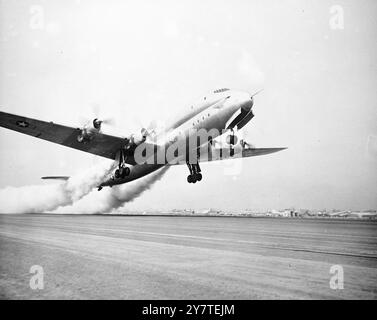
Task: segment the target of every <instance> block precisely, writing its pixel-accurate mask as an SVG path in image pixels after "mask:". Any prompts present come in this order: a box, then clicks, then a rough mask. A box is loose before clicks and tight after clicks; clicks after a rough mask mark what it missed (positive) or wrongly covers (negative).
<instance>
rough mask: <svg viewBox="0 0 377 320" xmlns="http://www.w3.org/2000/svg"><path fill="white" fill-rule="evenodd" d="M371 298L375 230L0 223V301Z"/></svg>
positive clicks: (280, 223) (206, 221) (228, 221)
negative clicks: (36, 279) (33, 283)
mask: <svg viewBox="0 0 377 320" xmlns="http://www.w3.org/2000/svg"><path fill="white" fill-rule="evenodd" d="M33 265H38V266H41V267H42V268H43V285H44V287H43V289H42V290H33V289H31V288H30V279H31V278H32V276H33V274H32V273H30V268H31V267H32V266H33ZM333 265H340V266H341V268H342V269H343V272H344V273H343V276H344V277H343V278H344V285H343V289H332V288H331V287H330V280H331V277H333V276H334V275H335V276H338V278H339V277H341V274H340V273H339V269H336V271H335V274H332V273H330V268H331V267H332V266H333ZM335 268H336V267H335ZM336 284H339V282H336ZM376 297H377V222H376V221H360V220H342V219H334V220H330V219H288V218H243V217H240V218H237V217H171V216H170V217H169V216H98V215H86V216H84V215H36V214H29V215H0V298H2V299H376Z"/></svg>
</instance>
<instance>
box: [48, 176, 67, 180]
mask: <svg viewBox="0 0 377 320" xmlns="http://www.w3.org/2000/svg"><path fill="white" fill-rule="evenodd" d="M41 179H43V180H64V181H66V180H68V179H69V177H68V176H50V177H41Z"/></svg>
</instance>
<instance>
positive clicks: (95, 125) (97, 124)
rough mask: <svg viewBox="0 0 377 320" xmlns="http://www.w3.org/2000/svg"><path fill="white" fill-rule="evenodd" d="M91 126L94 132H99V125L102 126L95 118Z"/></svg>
mask: <svg viewBox="0 0 377 320" xmlns="http://www.w3.org/2000/svg"><path fill="white" fill-rule="evenodd" d="M92 124H93V128H94V129H96V130H98V131H99V130H101V124H102V121H101V120H98V119H97V118H95V119H94V120H93V122H92Z"/></svg>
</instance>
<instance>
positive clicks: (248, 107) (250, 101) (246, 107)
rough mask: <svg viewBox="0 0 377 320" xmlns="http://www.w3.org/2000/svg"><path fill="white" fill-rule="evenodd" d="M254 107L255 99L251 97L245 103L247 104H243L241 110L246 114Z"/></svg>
mask: <svg viewBox="0 0 377 320" xmlns="http://www.w3.org/2000/svg"><path fill="white" fill-rule="evenodd" d="M253 105H254V99H253V97H251V98H250V99H247V100H246V101H245V103H243V104H242V107H241V109H242V110H243V111H244V112H249V111H250V110H251V108H252V107H253Z"/></svg>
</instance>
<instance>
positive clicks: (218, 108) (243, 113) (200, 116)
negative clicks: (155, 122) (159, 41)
mask: <svg viewBox="0 0 377 320" xmlns="http://www.w3.org/2000/svg"><path fill="white" fill-rule="evenodd" d="M252 106H253V98H252V96H251V95H250V94H249V93H247V92H242V91H235V90H229V89H220V90H216V91H214V92H212V93H210V94H208V95H206V96H204V97H203V98H202V99H201V100H200V101H198V102H196V103H195V104H193V105H191V106H190V107H189V110H188V111H187V113H186V114H184V115H183V116H181V117H180V118H179V119H177V120H175V121H173V122H172V123H171V124H169V125H168V126H167V128H166V130H165V131H164V133H163V134H162V135H158V136H157V137H156V141H154V143H155V144H157V145H158V146H160V147H161V148H162V149H163V150H169V147H171V146H172V145H173V144H174V145H175V146H177V148H178V149H179V148H180V147H183V146H184V148H186V150H187V152H188V153H191V152H192V153H196V152H197V151H196V150H197V145H195V146H192V147H191V149H187V148H188V147H187V141H189V140H190V139H191V138H193V135H196V133H197V132H198V131H199V130H205V131H206V132H211V139H215V138H216V137H218V136H219V135H221V134H223V133H224V131H225V130H230V129H233V128H234V127H236V126H237V124H241V125H242V126H244V125H245V124H246V123H247V122H248V121H250V120H251V118H252V117H253V114H252V110H251V109H252ZM203 144H208V140H206V141H202V142H201V143H200V145H203ZM187 152H185V153H183V154H182V155H180V156H178V157H177V159H176V160H177V161H185V159H184V157H185V156H187ZM165 165H169V163H168V162H167V163H141V164H135V165H132V166H130V173H129V175H127V176H125V177H123V178H122V177H119V178H115V176H114V174H112V175H111V176H110V177H109V178H108V179H107V180H106V181H104V182H103V183H102V184H101V185H100V187H102V186H113V185H118V184H123V183H127V182H130V181H133V180H136V179H139V178H141V177H143V176H146V175H148V174H150V173H152V172H154V171H156V170H158V169H160V168H161V167H163V166H165Z"/></svg>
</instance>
